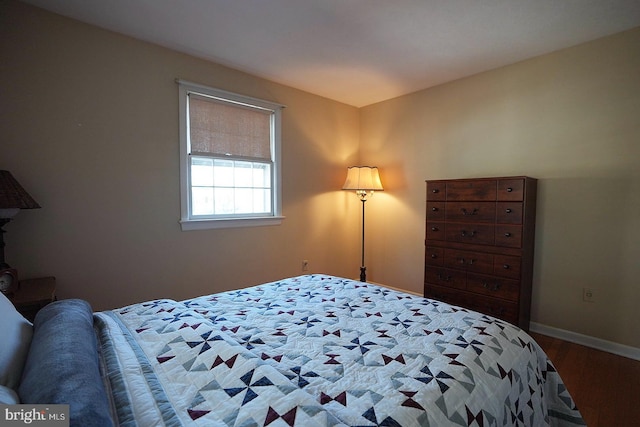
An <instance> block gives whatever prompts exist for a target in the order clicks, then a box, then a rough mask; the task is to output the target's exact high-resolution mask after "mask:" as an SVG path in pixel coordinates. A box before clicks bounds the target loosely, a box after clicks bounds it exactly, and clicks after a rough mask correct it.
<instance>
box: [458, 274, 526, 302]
mask: <svg viewBox="0 0 640 427" xmlns="http://www.w3.org/2000/svg"><path fill="white" fill-rule="evenodd" d="M467 290H468V291H469V292H475V293H477V294H483V295H488V296H492V297H495V298H502V299H506V300H509V301H518V296H519V295H520V282H518V281H517V280H509V279H502V278H499V277H494V276H484V275H480V274H473V273H469V274H468V275H467Z"/></svg>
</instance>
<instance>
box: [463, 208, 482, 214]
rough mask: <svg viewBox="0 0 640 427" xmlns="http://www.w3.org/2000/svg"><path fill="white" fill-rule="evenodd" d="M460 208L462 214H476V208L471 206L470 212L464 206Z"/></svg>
mask: <svg viewBox="0 0 640 427" xmlns="http://www.w3.org/2000/svg"><path fill="white" fill-rule="evenodd" d="M460 210H461V211H462V215H478V208H473V210H472V211H471V212H469V211H468V210H466V209H465V208H461V209H460Z"/></svg>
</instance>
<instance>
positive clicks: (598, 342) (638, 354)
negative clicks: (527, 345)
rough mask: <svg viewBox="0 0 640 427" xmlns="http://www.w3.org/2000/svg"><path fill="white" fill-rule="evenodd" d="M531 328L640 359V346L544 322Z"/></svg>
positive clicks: (530, 325) (538, 331)
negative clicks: (596, 336)
mask: <svg viewBox="0 0 640 427" xmlns="http://www.w3.org/2000/svg"><path fill="white" fill-rule="evenodd" d="M529 329H530V330H531V331H532V332H537V333H539V334H542V335H547V336H550V337H553V338H560V339H561V340H565V341H569V342H572V343H576V344H580V345H584V346H586V347H591V348H595V349H598V350H602V351H606V352H608V353H613V354H617V355H618V356H623V357H628V358H629V359H634V360H640V348H636V347H631V346H628V345H624V344H618V343H615V342H612V341H607V340H603V339H600V338H595V337H591V336H588V335H582V334H579V333H577V332H571V331H567V330H564V329H559V328H554V327H552V326H547V325H543V324H542V323H536V322H531V323H530V324H529Z"/></svg>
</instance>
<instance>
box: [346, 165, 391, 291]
mask: <svg viewBox="0 0 640 427" xmlns="http://www.w3.org/2000/svg"><path fill="white" fill-rule="evenodd" d="M342 189H343V190H355V192H356V195H357V196H358V197H359V198H360V201H361V202H362V263H361V264H360V281H361V282H366V281H367V267H365V265H364V204H365V202H366V201H367V198H370V197H372V196H373V192H374V191H383V190H384V189H383V188H382V183H381V182H380V175H379V174H378V168H376V167H371V166H351V167H350V168H348V169H347V179H346V181H345V182H344V185H343V186H342Z"/></svg>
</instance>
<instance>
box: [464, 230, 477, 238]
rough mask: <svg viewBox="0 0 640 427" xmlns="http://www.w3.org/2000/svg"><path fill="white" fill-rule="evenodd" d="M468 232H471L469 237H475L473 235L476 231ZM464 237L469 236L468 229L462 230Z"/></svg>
mask: <svg viewBox="0 0 640 427" xmlns="http://www.w3.org/2000/svg"><path fill="white" fill-rule="evenodd" d="M468 234H469V237H473V236H475V235H476V232H475V231H471V232H469V233H468ZM462 237H467V231H466V230H462Z"/></svg>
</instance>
